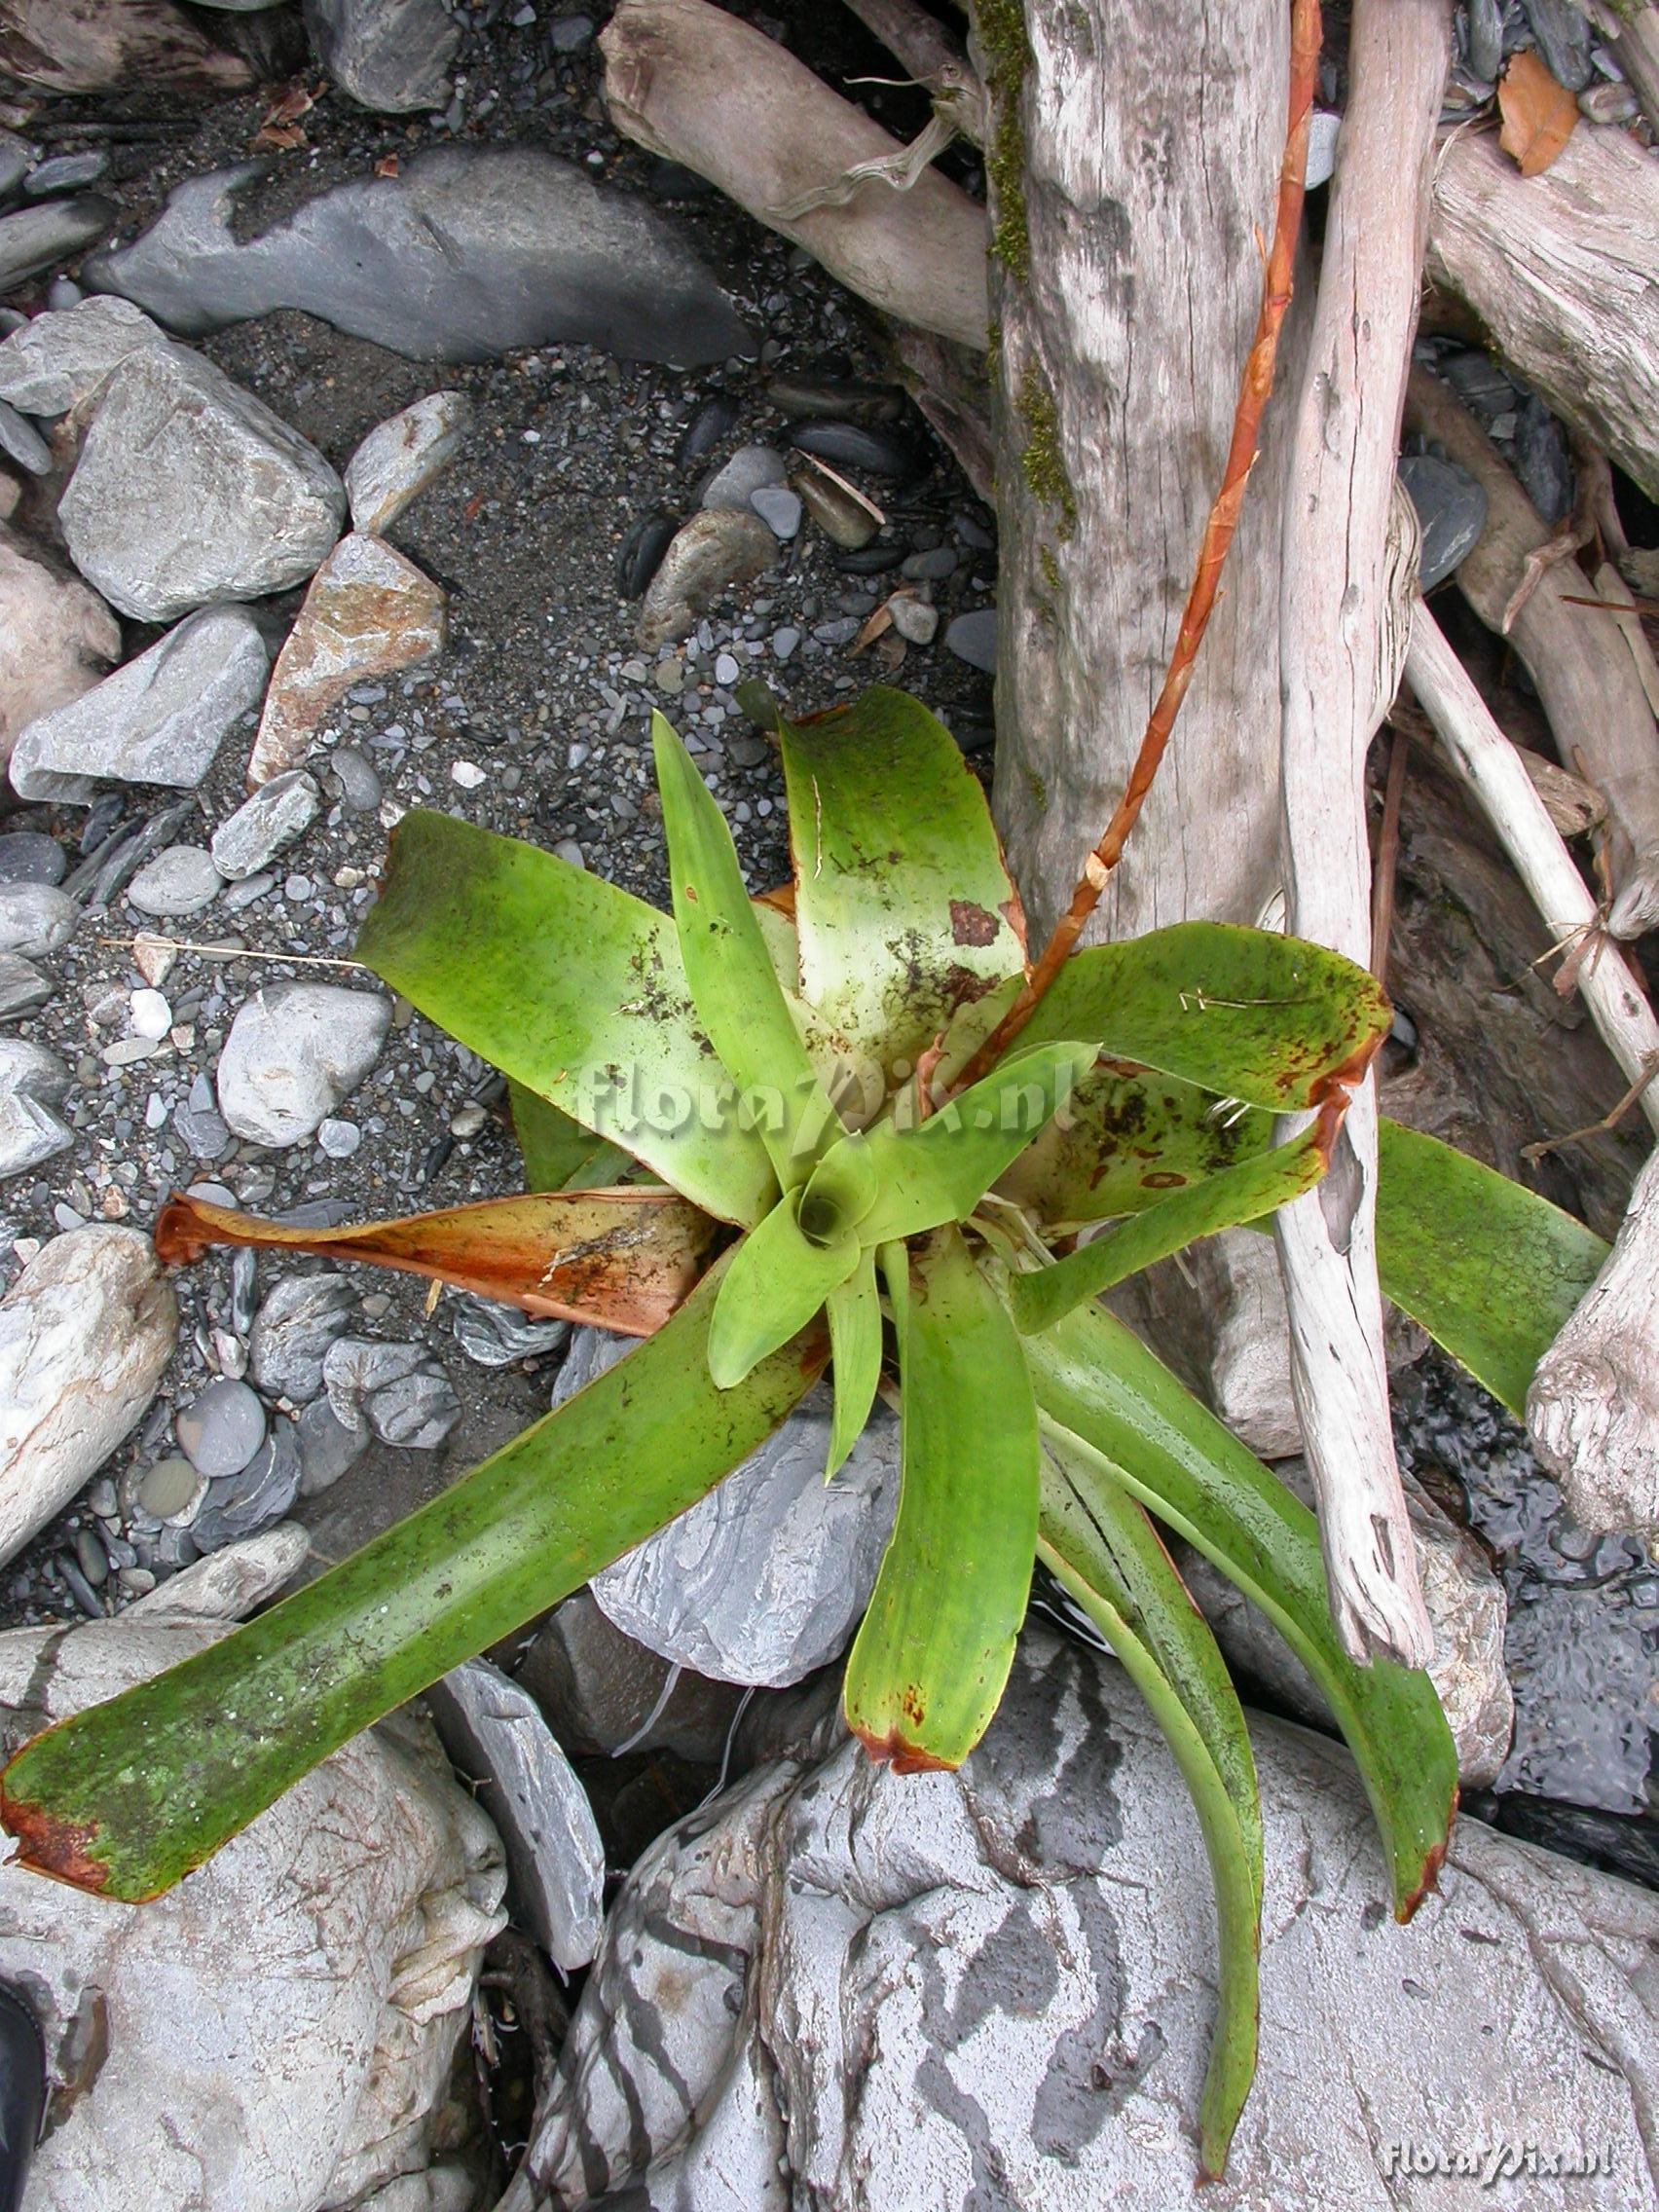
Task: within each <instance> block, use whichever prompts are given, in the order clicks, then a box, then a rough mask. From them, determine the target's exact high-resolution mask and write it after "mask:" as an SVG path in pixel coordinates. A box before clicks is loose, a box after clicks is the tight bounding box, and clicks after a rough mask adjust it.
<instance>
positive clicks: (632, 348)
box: [83, 146, 755, 367]
mask: <svg viewBox="0 0 1659 2212" xmlns="http://www.w3.org/2000/svg"><path fill="white" fill-rule="evenodd" d="M261 174H263V168H262V166H261V165H260V164H258V163H251V164H245V163H244V164H242V165H241V166H239V167H237V168H231V169H220V170H216V171H215V172H214V173H213V174H212V175H209V176H203V177H192V178H190V179H189V180H188V181H187V182H186V183H184V184H181V185H179V186H177V187H176V188H175V189H174V191H173V192H172V194H171V196H170V197H169V199H168V201H167V203H166V207H165V208H164V209H163V211H162V213H161V215H160V216H159V217H158V218H157V220H156V221H155V222H154V223H152V224H151V226H150V228H149V229H148V230H147V231H146V232H145V233H144V234H143V236H142V237H141V238H139V239H137V240H134V242H133V243H132V244H131V245H129V246H125V247H123V248H121V249H119V250H118V251H115V252H111V253H101V254H97V255H94V256H93V257H92V258H91V259H90V260H89V261H88V263H87V265H86V268H85V270H84V271H83V277H84V280H85V281H86V282H87V283H89V284H92V285H94V286H96V287H97V289H99V290H100V291H106V292H121V293H123V294H125V296H126V297H127V298H128V299H129V300H135V301H136V302H137V303H138V305H139V306H140V307H141V308H145V309H147V310H148V311H149V313H151V314H153V315H156V316H157V317H158V318H159V319H160V320H161V321H163V322H165V323H166V325H167V327H168V328H169V329H171V330H177V331H180V332H182V333H183V334H184V335H186V336H187V337H188V336H200V335H201V334H202V333H203V332H205V331H209V330H219V329H222V328H223V327H224V325H225V324H226V323H230V322H243V321H245V320H246V319H247V318H248V316H250V315H256V314H267V313H270V312H271V310H272V309H274V308H282V307H290V308H303V309H304V310H305V311H306V313H308V314H314V315H320V316H321V317H322V319H323V321H324V322H331V323H333V324H334V326H335V328H336V329H337V330H344V331H347V332H349V333H350V335H351V336H352V337H354V338H370V339H373V340H374V341H375V343H376V344H377V345H380V346H387V347H389V348H390V350H392V351H393V352H394V353H403V354H406V355H408V356H409V358H410V359H412V360H417V361H491V360H496V359H498V357H499V356H500V355H501V354H503V353H511V352H516V351H518V350H521V349H522V348H525V347H531V346H543V345H547V344H549V343H553V342H560V343H567V344H573V345H580V346H598V347H600V348H602V349H604V350H605V351H607V352H610V353H615V354H617V355H619V356H620V357H621V358H622V359H624V360H641V361H672V362H675V363H677V364H679V365H681V366H684V367H694V366H696V365H697V364H698V363H700V362H704V361H719V360H724V359H725V358H726V357H727V356H728V355H730V354H734V353H741V354H745V355H747V354H751V353H753V352H754V350H755V340H754V337H753V334H752V333H751V331H750V330H749V328H748V326H747V324H745V323H744V321H743V320H742V318H741V317H740V316H739V314H738V313H737V311H736V310H735V309H734V308H733V307H732V305H731V303H730V301H729V300H728V299H727V298H726V296H725V294H724V293H723V292H722V291H721V290H720V288H719V284H717V283H716V281H715V279H714V277H713V276H712V275H711V274H710V273H709V271H708V270H707V269H706V268H705V267H704V266H703V264H702V262H701V261H699V260H698V258H697V256H696V255H695V254H694V253H693V252H692V251H691V249H690V248H689V246H687V245H685V244H684V243H683V242H682V240H681V239H680V237H679V235H678V233H677V232H675V231H674V230H673V229H672V228H671V227H670V226H669V225H668V224H667V223H666V222H665V221H664V220H663V219H662V217H661V216H659V215H658V214H657V213H656V212H655V211H654V210H653V209H651V208H649V207H646V206H645V205H644V204H642V203H641V202H639V201H637V200H634V199H632V198H631V197H630V196H629V195H627V194H625V193H621V192H617V191H614V190H612V189H611V188H610V187H609V186H605V187H601V186H599V185H596V184H594V183H593V182H592V181H591V180H590V179H589V178H588V177H586V176H584V175H583V173H582V172H581V170H580V169H578V168H575V167H573V166H571V164H570V163H568V162H561V161H559V160H557V159H556V158H555V157H554V156H553V155H551V154H544V153H542V152H541V151H540V150H539V149H538V148H536V147H532V146H496V147H462V146H442V147H434V148H433V149H432V150H431V151H430V152H429V153H426V154H423V155H422V156H421V157H420V158H419V159H418V160H416V161H412V162H411V163H409V164H408V166H406V167H405V168H404V169H403V170H402V171H401V173H400V174H399V175H397V176H395V177H363V178H358V179H356V180H354V181H353V182H351V183H350V184H342V185H337V186H336V187H335V188H334V190H333V191H332V192H326V193H324V194H322V195H321V196H320V197H319V198H317V199H315V200H313V201H311V202H310V203H308V204H307V205H306V206H304V207H301V208H300V209H298V210H297V212H296V213H294V214H292V215H290V216H288V217H287V218H286V220H284V221H283V222H280V223H277V224H275V225H273V227H272V228H271V229H270V230H269V231H267V232H265V234H264V235H263V236H262V237H260V238H257V239H251V240H248V241H247V242H246V243H245V244H239V243H238V241H237V240H236V239H235V237H234V236H233V235H232V229H231V214H232V208H233V203H234V201H235V197H236V194H237V193H238V192H239V191H240V190H241V189H242V188H243V187H244V186H245V185H247V184H248V183H249V182H250V181H251V180H252V179H253V178H254V177H256V176H259V175H261Z"/></svg>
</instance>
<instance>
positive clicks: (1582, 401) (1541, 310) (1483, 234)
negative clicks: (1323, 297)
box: [1428, 122, 1659, 498]
mask: <svg viewBox="0 0 1659 2212" xmlns="http://www.w3.org/2000/svg"><path fill="white" fill-rule="evenodd" d="M1428 273H1429V276H1431V277H1432V278H1433V280H1434V281H1435V283H1437V284H1441V285H1444V286H1445V287H1446V288H1447V289H1448V290H1449V291H1452V292H1456V294H1457V295H1458V296H1459V297H1460V298H1462V299H1464V300H1466V301H1467V302H1468V304H1469V306H1470V307H1472V308H1473V309H1474V311H1475V313H1477V314H1478V315H1479V316H1480V318H1481V320H1482V322H1483V323H1485V325H1486V327H1487V329H1488V330H1489V331H1490V332H1491V333H1492V336H1493V340H1494V341H1495V343H1496V345H1497V348H1498V350H1499V351H1500V352H1501V353H1502V354H1503V356H1504V358H1505V359H1506V360H1508V361H1509V362H1511V363H1512V364H1513V365H1514V367H1515V368H1516V369H1517V370H1518V371H1519V372H1520V374H1521V375H1522V376H1523V377H1525V378H1526V380H1527V382H1528V383H1529V384H1530V385H1531V386H1532V387H1534V389H1536V390H1537V391H1538V392H1539V393H1541V394H1542V396H1543V397H1544V398H1545V399H1546V400H1547V401H1548V402H1549V405H1550V406H1551V407H1552V408H1553V409H1554V411H1555V412H1556V414H1558V415H1560V416H1561V417H1562V418H1563V420H1564V421H1565V422H1567V423H1570V424H1572V425H1573V426H1574V428H1576V429H1578V430H1580V431H1582V432H1583V433H1584V435H1585V436H1586V437H1588V438H1589V439H1590V440H1591V441H1592V442H1593V443H1594V444H1596V445H1598V446H1600V447H1601V448H1602V450H1603V451H1604V453H1606V454H1608V455H1610V456H1611V458H1612V459H1613V460H1614V461H1617V462H1618V464H1619V466H1620V467H1621V468H1623V469H1625V470H1627V471H1628V473H1629V474H1630V475H1631V476H1633V477H1634V478H1635V479H1636V481H1637V483H1639V484H1640V485H1641V487H1642V489H1643V491H1645V492H1646V493H1647V495H1648V496H1649V498H1659V443H1656V441H1655V439H1654V435H1653V425H1654V424H1655V423H1656V422H1659V166H1655V164H1654V162H1653V160H1652V158H1651V157H1650V156H1649V155H1647V154H1645V153H1643V151H1642V150H1641V147H1640V146H1638V145H1637V143H1636V141H1635V140H1634V139H1633V138H1631V137H1630V136H1629V134H1628V133H1627V132H1625V131H1623V130H1618V129H1597V128H1595V127H1594V126H1593V125H1591V124H1588V123H1584V122H1581V123H1580V124H1579V125H1578V128H1577V129H1575V130H1574V131H1573V133H1572V135H1571V137H1570V138H1568V140H1567V144H1566V146H1565V147H1564V148H1563V149H1562V152H1561V153H1560V154H1559V155H1558V156H1557V158H1556V159H1555V161H1553V162H1552V163H1551V164H1550V166H1549V167H1548V168H1547V169H1545V170H1544V171H1543V172H1542V173H1541V174H1540V175H1538V176H1530V177H1524V176H1523V175H1522V174H1521V172H1520V170H1519V169H1518V168H1517V167H1516V166H1515V164H1514V162H1512V161H1511V160H1510V158H1509V156H1508V155H1507V154H1505V153H1503V152H1501V151H1500V149H1499V147H1498V143H1497V140H1496V139H1495V138H1494V137H1491V136H1488V135H1485V134H1483V133H1481V132H1479V131H1476V130H1471V129H1467V128H1460V129H1457V130H1456V131H1454V132H1453V133H1452V135H1451V136H1450V137H1449V138H1447V139H1446V140H1445V141H1444V143H1443V144H1442V146H1441V149H1440V153H1439V157H1438V159H1437V161H1436V165H1435V179H1434V203H1433V207H1432V211H1431V213H1430V218H1429V232H1428Z"/></svg>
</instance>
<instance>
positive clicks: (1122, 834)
mask: <svg viewBox="0 0 1659 2212" xmlns="http://www.w3.org/2000/svg"><path fill="white" fill-rule="evenodd" d="M1318 58H1319V9H1318V4H1317V0H1296V4H1295V7H1294V10H1293V13H1292V18H1291V55H1290V90H1289V102H1288V118H1287V122H1286V128H1285V143H1284V155H1283V159H1282V161H1281V164H1280V168H1279V186H1278V204H1277V210H1276V214H1275V218H1274V224H1273V240H1272V247H1271V249H1270V251H1269V253H1268V257H1267V263H1266V267H1265V269H1264V272H1263V278H1262V300H1261V307H1260V309H1259V311H1258V313H1257V317H1256V329H1255V333H1254V336H1253V337H1252V339H1251V342H1250V350H1249V351H1248V352H1247V354H1246V355H1245V357H1244V366H1243V371H1242V373H1241V375H1240V378H1239V383H1238V397H1237V401H1236V404H1235V408H1234V415H1233V434H1232V437H1231V440H1230V441H1229V445H1228V453H1227V461H1226V463H1225V465H1224V467H1223V470H1222V477H1221V484H1220V487H1219V489H1218V490H1217V492H1216V495H1215V498H1214V499H1213V501H1212V502H1211V505H1210V510H1209V515H1208V518H1207V519H1206V521H1205V524H1204V531H1203V535H1202V537H1201V539H1200V540H1199V544H1198V561H1197V564H1196V566H1195V568H1194V571H1193V581H1192V584H1191V586H1190V588H1189V590H1188V593H1187V604H1186V607H1185V608H1184V609H1183V611H1182V615H1181V626H1180V628H1179V630H1178V631H1177V632H1176V636H1175V645H1174V649H1173V650H1172V652H1171V653H1170V656H1169V662H1168V665H1167V667H1166V669H1165V670H1164V676H1163V682H1162V684H1161V687H1160V689H1159V692H1158V696H1157V698H1156V699H1155V700H1154V701H1153V704H1152V711H1151V713H1150V714H1149V716H1148V717H1147V722H1146V728H1145V730H1144V732H1143V734H1142V737H1141V741H1140V747H1139V750H1138V751H1137V753H1136V755H1135V758H1134V761H1133V763H1132V764H1131V766H1130V769H1129V775H1128V780H1127V782H1126V783H1125V784H1124V791H1123V795H1122V796H1121V797H1120V799H1119V801H1118V804H1117V806H1116V807H1115V808H1114V809H1113V812H1112V816H1111V819H1110V820H1109V821H1108V823H1107V825H1106V828H1105V829H1104V830H1102V831H1101V834H1100V837H1099V839H1098V841H1097V842H1096V843H1095V845H1094V846H1093V848H1092V850H1091V851H1090V852H1089V853H1088V855H1087V856H1086V857H1085V860H1084V864H1083V873H1082V874H1081V876H1080V877H1079V878H1078V882H1077V886H1076V889H1075V890H1074V891H1073V893H1072V896H1071V900H1070V903H1069V904H1068V905H1067V907H1066V908H1065V911H1064V912H1063V913H1062V914H1061V915H1060V916H1059V918H1058V919H1057V920H1056V921H1055V922H1054V924H1053V926H1052V928H1051V931H1050V933H1049V938H1048V941H1047V942H1046V943H1045V944H1044V946H1043V949H1042V951H1041V952H1040V953H1039V954H1038V956H1037V959H1036V960H1035V962H1034V963H1033V964H1032V969H1031V974H1030V976H1029V977H1028V978H1027V979H1026V982H1025V983H1024V985H1023V986H1022V988H1021V990H1020V992H1019V995H1018V996H1017V997H1016V998H1015V1000H1014V1004H1013V1005H1012V1006H1011V1007H1010V1008H1009V1010H1008V1012H1007V1014H1004V1016H1003V1018H1002V1019H1001V1021H999V1022H998V1024H997V1026H996V1027H995V1028H994V1029H993V1030H992V1031H991V1033H990V1035H989V1036H988V1037H987V1038H986V1039H985V1041H984V1043H983V1044H982V1045H981V1046H980V1048H979V1050H978V1051H977V1052H976V1053H975V1054H974V1057H973V1059H972V1061H971V1062H970V1063H969V1065H968V1067H967V1068H965V1069H964V1071H963V1074H962V1077H961V1082H962V1084H963V1085H964V1086H965V1085H967V1084H969V1083H972V1082H974V1081H975V1080H976V1079H977V1077H978V1076H979V1075H982V1074H983V1073H984V1071H985V1069H986V1068H988V1067H990V1066H991V1065H992V1064H993V1063H994V1061H995V1060H996V1059H997V1057H998V1056H999V1054H1001V1053H1002V1052H1003V1051H1006V1049H1007V1047H1008V1046H1009V1044H1010V1043H1011V1042H1012V1040H1013V1039H1014V1037H1016V1036H1017V1035H1018V1034H1019V1032H1020V1030H1021V1029H1023V1028H1024V1026H1025V1024H1026V1023H1027V1021H1029V1020H1030V1018H1031V1015H1032V1013H1033V1011H1034V1010H1035V1008H1036V1006H1037V1004H1038V1002H1039V1001H1040V1000H1041V998H1042V996H1043V994H1044V992H1045V991H1047V989H1048V988H1049V986H1050V984H1051V982H1052V981H1053V979H1054V977H1056V976H1057V975H1058V974H1059V971H1060V969H1061V967H1062V966H1063V965H1064V963H1065V961H1066V959H1067V957H1068V956H1069V954H1070V953H1071V952H1072V950H1073V949H1074V947H1075V946H1076V944H1077V941H1078V940H1079V938H1081V937H1082V935H1083V932H1084V929H1085V927H1086V926H1087V924H1088V920H1089V918H1090V916H1091V915H1092V914H1093V912H1094V909H1095V907H1096V906H1097V905H1098V904H1099V902H1100V894H1101V892H1102V891H1103V890H1104V889H1105V887H1106V880H1107V878H1108V876H1109V875H1110V874H1111V872H1112V870H1113V868H1115V867H1116V866H1117V865H1118V862H1119V860H1120V858H1121V857H1122V855H1123V850H1124V844H1125V842H1126V841H1127V839H1128V835H1129V832H1130V831H1131V830H1133V828H1134V826H1135V824H1136V822H1137V821H1138V820H1139V818H1140V812H1141V808H1142V807H1143V805H1144V804H1145V802H1146V797H1147V793H1149V792H1150V791H1151V789H1152V785H1153V780H1154V778H1155V777H1156V776H1157V774H1158V770H1159V766H1160V763H1161V761H1162V758H1163V755H1164V751H1165V748H1166V747H1167V746H1168V743H1169V739H1170V735H1171V733H1172V731H1173V730H1174V727H1175V719H1176V717H1177V716H1178V715H1179V714H1180V712H1181V704H1182V701H1183V700H1184V699H1185V698H1186V696H1187V690H1188V686H1189V685H1190V684H1191V682H1192V681H1193V670H1194V666H1195V663H1196V662H1197V659H1198V646H1199V645H1200V644H1201V643H1202V641H1203V635H1204V632H1205V630H1206V629H1207V627H1208V625H1209V618H1210V613H1211V610H1212V609H1213V608H1214V606H1215V597H1216V591H1217V588H1218V586H1219V584H1220V582H1221V572H1222V569H1223V567H1224V565H1225V563H1226V560H1227V555H1228V552H1229V549H1230V548H1231V546H1232V544H1233V539H1234V535H1235V532H1236V530H1237V528H1238V516H1239V511H1240V509H1241V508H1242V506H1243V503H1244V496H1245V493H1246V491H1247V489H1248V486H1249V479H1250V469H1251V464H1252V462H1253V461H1254V460H1255V458H1256V443H1257V438H1258V436H1259V433H1260V430H1261V425H1262V414H1263V410H1264V409H1265V407H1266V406H1267V401H1268V394H1269V393H1270V392H1271V391H1272V382H1273V361H1274V358H1275V356H1276V354H1277V350H1278V336H1279V327H1280V325H1281V323H1282V322H1283V320H1284V313H1285V310H1286V308H1287V307H1288V306H1289V304H1290V291H1291V273H1292V268H1293V264H1294V260H1295V254H1296V240H1297V233H1298V231H1299V230H1300V228H1301V224H1302V203H1303V197H1304V189H1303V178H1304V176H1305V174H1306V172H1307V167H1308V119H1309V114H1310V112H1311V109H1312V104H1313V76H1314V70H1315V67H1316V65H1317V62H1318Z"/></svg>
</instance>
